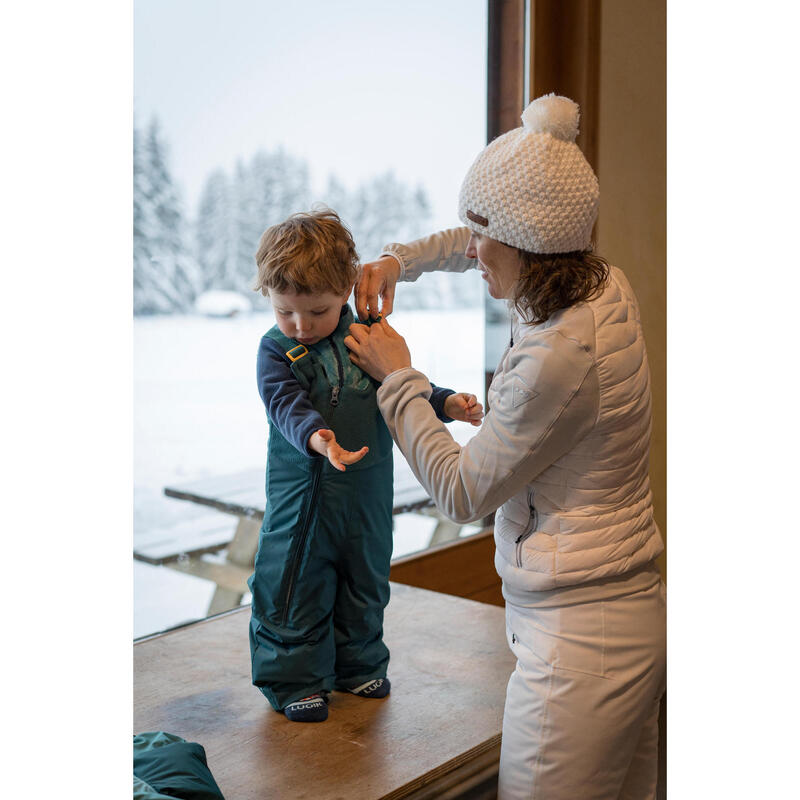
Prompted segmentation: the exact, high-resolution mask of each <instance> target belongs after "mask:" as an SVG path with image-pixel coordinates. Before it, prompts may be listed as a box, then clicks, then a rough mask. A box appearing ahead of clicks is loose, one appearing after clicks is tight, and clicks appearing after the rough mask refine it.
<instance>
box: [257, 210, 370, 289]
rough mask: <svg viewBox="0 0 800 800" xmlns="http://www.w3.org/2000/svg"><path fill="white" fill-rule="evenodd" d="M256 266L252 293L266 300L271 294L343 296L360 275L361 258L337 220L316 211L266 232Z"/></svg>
mask: <svg viewBox="0 0 800 800" xmlns="http://www.w3.org/2000/svg"><path fill="white" fill-rule="evenodd" d="M256 264H257V265H258V276H257V277H256V281H255V284H254V285H253V289H254V290H255V291H257V292H258V291H260V292H261V293H262V294H263V295H265V296H266V295H267V294H268V293H269V290H270V289H272V290H274V291H276V292H279V293H281V294H283V293H284V292H294V293H295V294H321V293H324V292H328V291H330V292H333V293H334V294H343V293H344V292H346V291H347V290H348V289H349V288H351V287H352V286H353V283H354V281H355V279H356V276H357V274H358V253H357V252H356V246H355V243H354V242H353V237H352V235H351V234H350V231H349V230H348V229H347V226H346V225H345V224H344V223H343V222H342V220H341V219H340V218H339V215H338V214H337V213H336V212H335V211H333V210H332V209H330V208H327V207H325V206H318V207H315V208H314V209H312V210H311V211H309V212H308V213H300V214H292V215H291V216H290V217H289V218H288V219H286V220H284V221H283V222H281V223H279V224H277V225H273V226H272V227H271V228H267V230H265V231H264V233H263V234H262V236H261V241H260V242H259V245H258V252H257V253H256Z"/></svg>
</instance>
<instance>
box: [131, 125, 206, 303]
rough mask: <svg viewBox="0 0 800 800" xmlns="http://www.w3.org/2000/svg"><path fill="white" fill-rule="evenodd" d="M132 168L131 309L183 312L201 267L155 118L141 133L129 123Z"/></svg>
mask: <svg viewBox="0 0 800 800" xmlns="http://www.w3.org/2000/svg"><path fill="white" fill-rule="evenodd" d="M133 170H134V183H133V194H134V207H133V216H134V219H133V231H134V241H133V249H134V274H133V279H134V293H133V304H134V313H135V314H153V313H170V312H175V311H184V310H187V309H189V308H191V305H192V303H193V302H194V299H195V297H196V295H197V293H198V291H199V289H200V285H201V271H200V268H199V266H198V265H197V263H196V262H195V260H194V259H193V257H192V256H191V254H190V252H189V250H188V248H187V245H186V241H185V237H186V230H185V223H184V219H183V212H182V208H181V201H180V197H179V195H178V192H177V189H176V187H175V185H174V182H173V180H172V176H171V174H170V172H169V167H168V165H167V153H166V145H165V143H164V142H163V139H162V135H161V131H160V128H159V125H158V122H157V120H155V119H154V120H153V121H152V122H151V124H150V127H149V128H148V130H147V132H146V133H144V134H142V133H141V132H140V131H138V130H136V128H135V126H134V158H133Z"/></svg>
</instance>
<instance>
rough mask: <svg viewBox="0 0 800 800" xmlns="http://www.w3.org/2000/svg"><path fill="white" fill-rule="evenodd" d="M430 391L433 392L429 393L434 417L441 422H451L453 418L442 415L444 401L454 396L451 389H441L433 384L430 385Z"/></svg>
mask: <svg viewBox="0 0 800 800" xmlns="http://www.w3.org/2000/svg"><path fill="white" fill-rule="evenodd" d="M431 389H433V391H432V392H431V399H430V404H431V405H432V406H433V410H434V411H435V412H436V416H437V417H438V418H439V419H440V420H441V421H442V422H452V421H453V418H452V417H448V416H447V414H445V413H444V401H445V400H447V398H448V397H450V395H451V394H455V392H454V391H453V390H452V389H443V388H442V387H441V386H437V385H436V384H435V383H432V384H431Z"/></svg>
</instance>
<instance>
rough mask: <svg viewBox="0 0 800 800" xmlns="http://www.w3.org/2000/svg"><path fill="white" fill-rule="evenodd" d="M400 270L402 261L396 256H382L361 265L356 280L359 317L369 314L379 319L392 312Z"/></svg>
mask: <svg viewBox="0 0 800 800" xmlns="http://www.w3.org/2000/svg"><path fill="white" fill-rule="evenodd" d="M400 272H401V268H400V262H399V261H398V260H397V259H396V258H394V256H381V257H380V258H379V259H378V260H377V261H370V262H369V263H368V264H362V265H361V272H360V273H359V276H358V280H357V281H356V313H357V314H358V318H359V319H367V317H368V316H371V317H372V318H373V319H377V318H378V317H379V316H381V315H383V316H384V317H388V316H389V314H391V313H392V304H393V303H394V288H395V285H396V284H397V279H398V278H399V277H400ZM379 297H380V300H381V305H380V307H379V306H378V298H379Z"/></svg>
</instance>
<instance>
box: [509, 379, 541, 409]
mask: <svg viewBox="0 0 800 800" xmlns="http://www.w3.org/2000/svg"><path fill="white" fill-rule="evenodd" d="M538 396H539V392H537V391H535V390H534V389H531V388H529V387H528V386H527V385H526V384H525V382H524V381H523V380H522V378H520V377H519V375H515V376H514V382H513V383H512V384H511V404H512V405H513V406H514V408H518V407H519V406H521V405H524V404H525V403H527V402H528V401H529V400H533V398H534V397H538Z"/></svg>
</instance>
